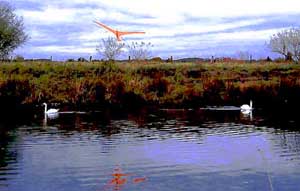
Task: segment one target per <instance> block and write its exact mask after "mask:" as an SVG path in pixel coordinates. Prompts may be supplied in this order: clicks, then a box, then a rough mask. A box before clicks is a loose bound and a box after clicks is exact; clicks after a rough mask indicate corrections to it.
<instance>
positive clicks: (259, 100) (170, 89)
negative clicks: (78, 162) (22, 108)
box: [0, 61, 300, 108]
mask: <svg viewBox="0 0 300 191" xmlns="http://www.w3.org/2000/svg"><path fill="white" fill-rule="evenodd" d="M299 96H300V65H296V64H286V63H271V62H270V63H268V62H264V63H222V62H217V63H157V62H147V61H144V62H130V63H129V62H128V63H119V62H116V63H105V62H94V63H89V62H82V63H79V62H66V63H63V62H17V63H15V62H13V63H0V102H1V103H5V104H17V105H19V104H40V103H42V102H48V103H60V104H62V105H64V104H65V105H69V106H74V107H86V106H93V107H95V108H97V107H102V106H110V105H115V106H120V107H137V106H144V105H157V106H164V107H199V106H205V105H236V104H241V103H245V102H248V101H249V99H252V100H255V103H256V105H257V104H259V105H268V104H273V103H277V104H299V102H300V100H299Z"/></svg>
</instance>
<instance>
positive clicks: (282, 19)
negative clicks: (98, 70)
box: [9, 0, 300, 61]
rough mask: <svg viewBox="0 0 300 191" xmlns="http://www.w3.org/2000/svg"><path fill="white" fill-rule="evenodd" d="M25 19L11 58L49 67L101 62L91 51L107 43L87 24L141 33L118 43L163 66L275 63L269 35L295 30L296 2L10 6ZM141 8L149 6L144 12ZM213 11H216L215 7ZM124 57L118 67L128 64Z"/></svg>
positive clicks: (34, 2) (24, 2)
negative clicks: (141, 47) (203, 61)
mask: <svg viewBox="0 0 300 191" xmlns="http://www.w3.org/2000/svg"><path fill="white" fill-rule="evenodd" d="M9 3H10V4H11V5H12V6H13V7H14V8H15V13H16V14H17V15H18V16H22V17H23V19H24V25H25V31H26V32H27V33H28V35H29V36H30V39H29V41H28V42H27V43H26V44H25V45H23V46H22V47H20V48H18V49H17V50H16V51H15V52H14V55H21V56H23V57H24V58H27V59H34V58H44V59H47V58H50V57H51V56H52V57H53V60H58V61H61V60H66V59H70V58H73V59H77V58H79V57H84V58H89V56H93V57H94V58H95V59H101V56H100V55H99V54H98V53H97V52H96V46H97V45H99V43H100V41H101V39H103V38H107V37H110V36H113V35H112V34H110V33H109V32H107V31H106V30H104V29H102V28H99V27H98V26H96V24H95V23H93V21H94V20H97V21H100V22H102V23H104V24H106V25H108V26H110V27H112V28H116V29H118V30H124V31H127V30H129V31H145V32H146V34H145V35H142V34H138V35H132V36H126V37H124V38H123V39H124V42H125V43H128V44H130V43H131V42H147V43H148V42H150V43H152V44H153V48H152V49H151V52H152V56H154V57H161V58H163V59H166V58H168V57H170V56H173V58H174V59H180V58H187V57H190V58H191V57H198V58H210V57H211V56H214V57H234V56H236V54H237V52H239V51H242V52H249V53H250V54H251V55H252V56H253V58H254V59H260V58H266V57H267V56H270V57H271V58H276V57H280V55H278V54H275V53H272V52H271V51H270V49H269V48H268V47H267V45H266V44H267V43H268V41H269V39H270V37H271V35H273V34H275V33H277V32H279V31H282V30H284V29H288V28H292V27H298V26H300V20H299V19H298V18H299V16H300V9H299V8H298V7H299V6H297V5H299V4H300V2H298V1H296V0H286V1H275V2H270V1H268V0H252V1H243V2H242V1H238V0H227V1H226V2H220V1H217V0H211V1H209V2H205V1H196V0H186V1H184V2H183V1H163V2H161V1H159V0H153V1H145V0H130V1H126V0H123V1H119V0H101V2H99V1H98V0H89V1H88V2H86V1H84V0H75V1H72V2H70V1H62V0H45V1H43V2H41V1H39V0H12V1H9ZM146 5H147V6H146ZM216 5H218V6H216ZM126 58H127V55H125V54H124V55H122V56H121V57H120V58H119V59H126Z"/></svg>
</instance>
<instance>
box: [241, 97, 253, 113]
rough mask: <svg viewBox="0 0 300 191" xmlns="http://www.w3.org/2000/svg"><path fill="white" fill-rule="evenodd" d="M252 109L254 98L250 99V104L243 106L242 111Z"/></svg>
mask: <svg viewBox="0 0 300 191" xmlns="http://www.w3.org/2000/svg"><path fill="white" fill-rule="evenodd" d="M252 109H253V108H252V100H250V105H247V104H244V105H242V106H241V111H242V112H250V111H251V110H252Z"/></svg>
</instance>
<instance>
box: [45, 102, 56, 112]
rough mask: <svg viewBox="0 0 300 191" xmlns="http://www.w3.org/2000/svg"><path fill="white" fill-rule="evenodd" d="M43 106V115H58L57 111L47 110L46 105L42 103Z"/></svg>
mask: <svg viewBox="0 0 300 191" xmlns="http://www.w3.org/2000/svg"><path fill="white" fill-rule="evenodd" d="M43 105H44V106H45V114H49V115H53V114H57V113H58V109H49V110H47V104H46V103H43Z"/></svg>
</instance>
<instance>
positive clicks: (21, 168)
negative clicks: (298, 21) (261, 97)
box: [0, 109, 300, 191]
mask: <svg viewBox="0 0 300 191" xmlns="http://www.w3.org/2000/svg"><path fill="white" fill-rule="evenodd" d="M283 113H285V112H283ZM266 114H270V112H262V111H254V112H253V113H252V116H250V115H243V114H242V113H240V111H235V110H232V111H231V110H226V109H225V110H222V109H216V110H213V109H209V110H206V109H199V110H155V111H150V110H149V111H147V110H143V111H140V112H137V113H131V114H128V113H121V112H120V113H112V112H96V113H62V114H59V116H55V117H53V118H48V119H44V117H43V116H39V115H36V116H33V117H32V118H30V120H24V119H22V120H19V117H18V116H14V117H13V118H12V119H11V120H8V119H7V118H4V117H2V118H1V121H0V138H1V139H0V146H1V150H0V190H1V191H101V190H120V191H153V190H156V191H174V190H179V191H182V190H183V191H184V190H186V191H193V190H195V191H198V190H201V191H206V190H211V191H218V190H222V191H223V190H240V191H248V190H262V191H268V190H271V191H272V190H278V191H284V190H287V191H297V190H300V133H299V132H300V131H299V129H300V126H299V123H298V122H299V118H298V116H297V115H293V116H291V117H290V116H288V117H286V116H287V115H285V117H282V116H283V114H279V115H278V116H272V115H266ZM280 116H281V117H280ZM281 118H282V120H281Z"/></svg>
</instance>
